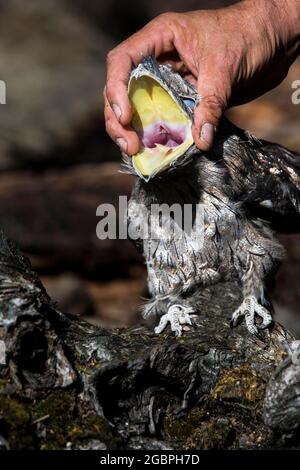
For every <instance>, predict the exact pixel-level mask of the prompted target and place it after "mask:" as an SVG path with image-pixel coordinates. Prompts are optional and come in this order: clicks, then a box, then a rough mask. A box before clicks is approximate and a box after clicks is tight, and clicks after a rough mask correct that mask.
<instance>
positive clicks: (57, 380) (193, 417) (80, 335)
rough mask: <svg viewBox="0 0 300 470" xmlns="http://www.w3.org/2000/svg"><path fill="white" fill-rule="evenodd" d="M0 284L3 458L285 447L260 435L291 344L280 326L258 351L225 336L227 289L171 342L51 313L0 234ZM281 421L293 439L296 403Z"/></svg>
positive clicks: (234, 296)
mask: <svg viewBox="0 0 300 470" xmlns="http://www.w3.org/2000/svg"><path fill="white" fill-rule="evenodd" d="M0 276H1V288H0V304H1V305H0V325H1V327H0V339H1V343H0V346H1V352H2V354H1V356H0V359H1V362H2V363H3V364H2V365H1V366H0V371H1V379H0V394H1V399H0V416H1V418H0V435H1V439H0V445H1V446H2V448H33V449H39V448H41V449H57V448H76V449H79V448H94V449H95V448H97V449H101V448H109V449H112V448H142V449H150V448H154V449H158V448H163V449H174V448H197V449H201V448H204V449H208V448H222V449H223V448H265V447H271V446H273V445H275V444H276V443H278V442H280V443H281V445H282V442H283V441H282V440H281V441H279V439H280V436H281V435H282V434H283V433H285V432H286V430H287V429H288V430H289V429H290V428H291V426H290V427H289V426H285V429H284V430H282V431H280V433H278V431H277V432H274V431H273V430H272V429H271V427H269V426H267V425H266V424H264V422H263V407H264V396H265V390H266V387H267V384H268V382H269V380H270V378H271V377H272V374H273V373H274V370H275V368H276V366H277V365H278V364H279V363H280V362H281V361H282V359H283V358H284V356H285V355H286V346H285V345H286V343H287V341H290V340H291V339H292V337H291V335H289V333H288V332H286V331H285V330H284V329H283V328H282V327H281V326H280V325H275V326H274V328H273V329H272V331H271V332H268V331H266V332H265V333H264V334H263V341H260V340H257V339H256V338H254V337H251V336H250V335H249V333H248V332H247V330H246V329H245V327H244V326H243V325H241V326H239V327H237V328H236V329H234V330H231V329H230V327H229V318H230V314H231V312H232V310H233V309H234V308H235V307H236V305H237V304H238V302H239V300H240V298H239V297H240V292H239V290H238V288H237V286H235V285H234V284H230V283H227V284H221V285H217V286H214V287H213V288H206V289H204V290H203V291H202V292H201V293H200V294H199V316H198V318H197V320H196V324H195V327H194V328H193V329H191V330H190V331H186V332H185V334H184V335H183V336H182V337H181V338H175V337H173V336H172V335H171V334H170V333H168V332H166V333H165V334H162V335H160V336H156V335H154V334H153V333H152V330H151V329H149V328H148V327H147V326H142V325H138V326H135V327H132V328H128V329H123V330H113V331H109V330H105V329H102V328H97V327H94V326H92V325H90V324H88V323H85V322H83V321H81V320H78V319H76V318H73V317H72V318H71V317H70V316H68V315H66V314H63V313H61V312H59V311H58V310H56V308H55V306H54V305H53V304H52V303H51V301H50V299H49V297H48V296H47V294H46V292H45V290H44V288H43V286H42V285H41V283H40V281H39V279H38V277H37V275H36V274H35V273H34V272H33V271H32V269H31V266H30V264H29V262H28V261H27V259H26V258H24V257H23V256H21V255H20V253H19V252H18V250H17V249H16V247H15V246H14V245H13V244H12V243H11V242H9V241H7V239H6V238H5V237H4V235H1V239H0ZM4 352H5V357H4ZM271 382H272V381H271ZM271 382H270V383H271ZM282 387H283V382H281V390H280V393H281V401H282V395H283V397H284V393H282V391H283V388H282ZM277 396H278V394H277V395H276V397H277ZM283 400H284V398H283ZM276 406H277V402H276ZM268 407H269V408H268V410H267V411H268V413H267V414H268V419H269V424H271V425H272V426H273V425H274V420H272V417H271V419H270V416H271V414H272V412H271V413H270V407H271V408H272V405H270V403H269V404H268ZM297 407H298V408H297ZM295 410H296V411H295ZM297 410H298V411H297ZM271 411H272V410H271ZM273 411H274V412H275V415H276V408H274V410H273ZM289 413H291V410H290V409H289V408H288V407H287V406H286V407H285V420H286V421H289V422H291V421H292V422H293V426H292V428H293V429H294V428H295V419H296V418H297V416H299V403H297V402H296V403H295V406H294V408H293V409H292V415H293V416H292V417H291V415H289ZM297 413H298V414H297ZM265 414H266V412H265ZM273 414H274V413H273ZM288 416H289V417H288ZM275 426H276V423H275ZM279 428H280V426H279Z"/></svg>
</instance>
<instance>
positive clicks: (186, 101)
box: [182, 97, 196, 110]
mask: <svg viewBox="0 0 300 470" xmlns="http://www.w3.org/2000/svg"><path fill="white" fill-rule="evenodd" d="M182 101H183V102H184V104H185V105H186V106H187V107H188V108H190V109H191V110H193V109H194V108H195V105H196V103H195V101H194V100H192V99H191V98H185V97H182Z"/></svg>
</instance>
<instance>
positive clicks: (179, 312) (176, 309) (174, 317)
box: [154, 304, 194, 336]
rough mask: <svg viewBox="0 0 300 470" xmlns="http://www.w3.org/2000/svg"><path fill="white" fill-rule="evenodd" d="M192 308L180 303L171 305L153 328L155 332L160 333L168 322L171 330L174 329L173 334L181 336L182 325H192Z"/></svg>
mask: <svg viewBox="0 0 300 470" xmlns="http://www.w3.org/2000/svg"><path fill="white" fill-rule="evenodd" d="M193 312H194V310H193V309H192V308H190V307H186V306H183V305H180V304H175V305H171V307H169V309H168V312H167V313H165V314H164V315H163V316H162V317H161V319H160V322H159V324H158V326H157V327H155V328H154V332H155V333H156V334H159V333H161V332H162V331H163V330H164V329H165V328H166V326H167V324H168V323H170V327H171V331H174V333H175V336H181V334H182V325H190V326H192V324H193V321H192V318H191V316H190V313H193Z"/></svg>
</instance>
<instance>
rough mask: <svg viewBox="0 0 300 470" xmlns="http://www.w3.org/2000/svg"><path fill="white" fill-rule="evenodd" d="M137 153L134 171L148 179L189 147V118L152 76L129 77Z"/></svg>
mask: <svg viewBox="0 0 300 470" xmlns="http://www.w3.org/2000/svg"><path fill="white" fill-rule="evenodd" d="M128 94H129V99H130V101H131V105H132V110H133V118H132V122H131V125H132V127H133V129H134V130H135V131H136V132H137V134H138V136H139V138H140V142H141V150H140V152H139V153H137V154H136V155H134V156H133V157H132V159H133V166H134V168H135V170H136V172H137V173H138V174H139V175H140V176H142V177H145V179H150V178H151V176H154V175H155V174H156V173H158V172H159V171H161V170H163V169H164V168H166V167H167V166H169V165H170V164H171V163H172V162H173V161H174V160H175V159H176V158H178V157H179V156H180V155H182V154H184V153H185V152H186V151H187V149H188V148H189V147H190V146H191V145H192V144H193V138H192V132H191V126H192V123H191V119H190V117H189V116H188V115H187V114H186V113H185V112H184V111H183V109H182V108H181V107H180V106H179V105H178V104H177V103H176V101H175V100H174V99H173V98H172V96H171V95H170V94H169V93H168V92H167V91H166V90H165V89H164V88H163V87H162V86H161V85H160V84H159V83H158V82H157V81H156V80H155V79H153V78H152V77H149V76H146V75H144V76H142V77H140V78H137V79H136V78H134V77H133V78H132V79H131V80H130V83H129V87H128Z"/></svg>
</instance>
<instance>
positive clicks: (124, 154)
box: [121, 152, 129, 160]
mask: <svg viewBox="0 0 300 470" xmlns="http://www.w3.org/2000/svg"><path fill="white" fill-rule="evenodd" d="M121 155H122V157H123V158H124V160H127V159H128V158H129V155H127V153H125V152H121Z"/></svg>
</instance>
